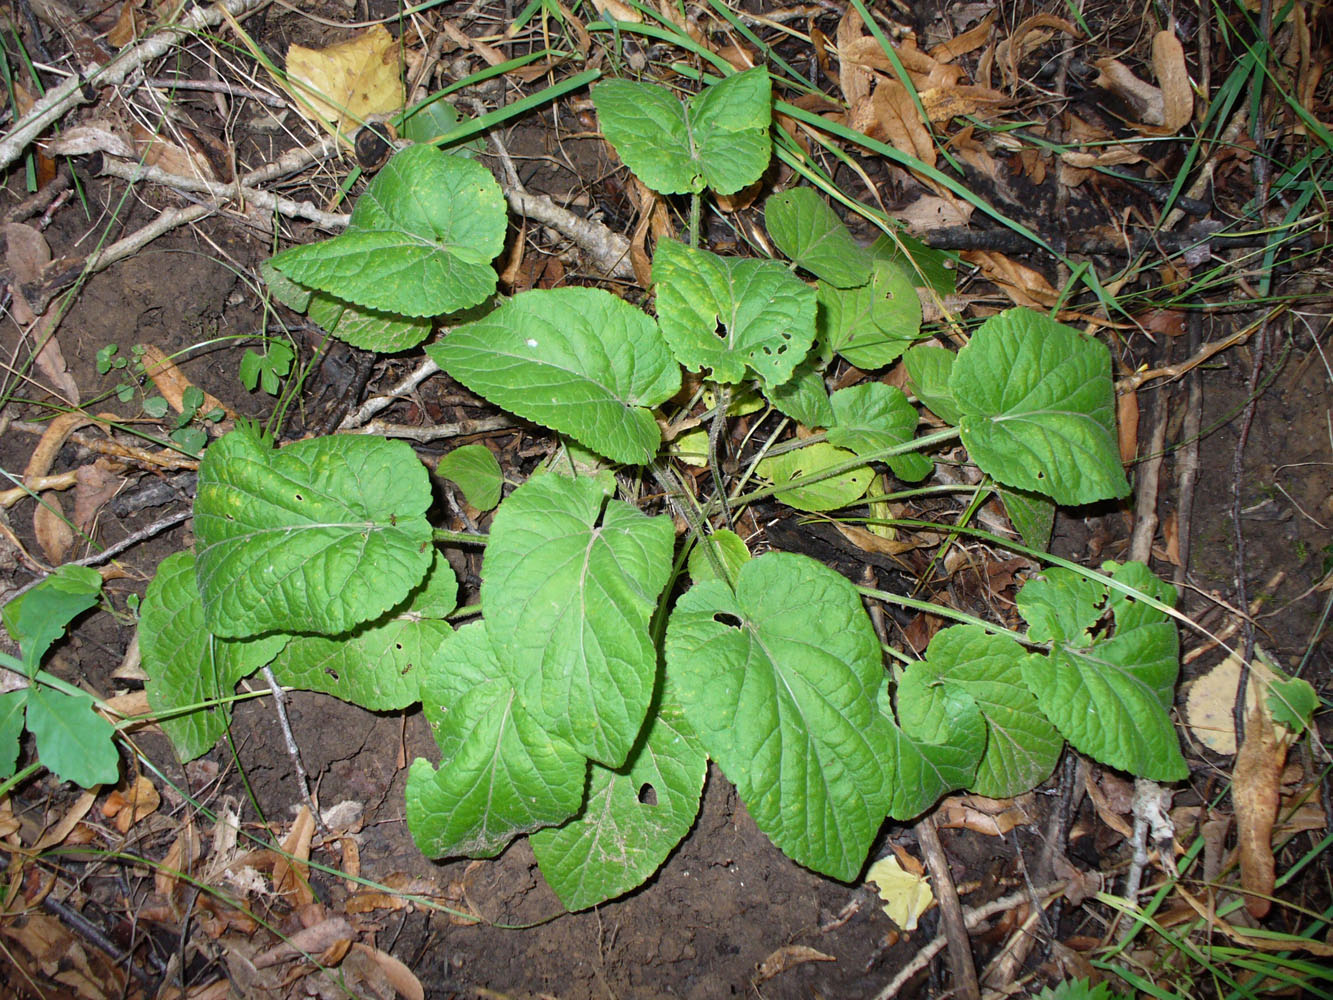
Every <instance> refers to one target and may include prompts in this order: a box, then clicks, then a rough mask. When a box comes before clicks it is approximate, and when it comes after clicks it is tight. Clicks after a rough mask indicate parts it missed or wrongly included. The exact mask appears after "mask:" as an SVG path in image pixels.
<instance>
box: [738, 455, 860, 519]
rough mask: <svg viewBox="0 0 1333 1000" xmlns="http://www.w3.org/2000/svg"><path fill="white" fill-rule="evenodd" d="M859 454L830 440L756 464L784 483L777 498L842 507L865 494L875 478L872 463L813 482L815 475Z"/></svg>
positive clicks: (759, 471)
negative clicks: (810, 480) (836, 446)
mask: <svg viewBox="0 0 1333 1000" xmlns="http://www.w3.org/2000/svg"><path fill="white" fill-rule="evenodd" d="M854 458H856V454H855V453H854V452H850V451H845V450H843V449H842V448H835V447H833V445H831V444H829V443H828V442H827V441H819V442H816V443H815V444H809V445H806V446H805V447H804V448H798V449H797V450H796V451H789V452H785V453H784V454H781V455H770V456H768V457H767V458H764V459H761V460H760V462H759V464H758V465H756V466H755V470H754V471H755V474H756V475H757V476H759V477H760V478H761V479H766V480H768V481H769V482H771V483H772V484H773V485H774V486H779V487H782V489H780V490H779V491H778V493H777V498H778V499H779V500H781V501H782V502H783V503H785V504H788V505H789V506H792V507H795V508H796V509H797V510H811V511H820V510H838V509H840V508H842V507H850V506H851V505H852V504H854V503H856V501H858V500H860V499H861V498H862V497H863V496H865V493H866V490H868V489H869V488H870V484H871V482H872V481H873V480H874V478H875V472H874V470H873V469H871V468H870V466H868V465H858V466H856V467H855V468H853V469H851V470H850V471H848V472H840V473H838V474H837V475H835V476H829V477H828V478H826V479H819V480H816V481H815V482H812V483H805V482H803V480H805V479H809V478H812V477H814V476H817V475H819V474H820V473H822V472H824V471H825V470H826V469H831V468H833V467H834V466H837V465H844V464H846V463H847V462H848V461H849V460H851V459H854Z"/></svg>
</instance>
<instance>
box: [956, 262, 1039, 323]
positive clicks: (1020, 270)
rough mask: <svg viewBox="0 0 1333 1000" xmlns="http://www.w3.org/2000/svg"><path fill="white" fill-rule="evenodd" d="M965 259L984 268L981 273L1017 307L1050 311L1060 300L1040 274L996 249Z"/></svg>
mask: <svg viewBox="0 0 1333 1000" xmlns="http://www.w3.org/2000/svg"><path fill="white" fill-rule="evenodd" d="M962 257H963V260H965V261H967V262H968V263H969V264H974V265H976V266H977V267H978V268H980V269H981V273H982V274H984V275H985V276H986V277H987V278H989V279H990V280H991V281H993V282H995V284H996V285H998V286H999V287H1000V289H1001V291H1003V292H1004V293H1005V294H1006V295H1008V296H1009V298H1011V299H1012V300H1013V301H1014V304H1015V305H1020V306H1027V307H1029V308H1031V309H1040V310H1048V309H1050V308H1052V307H1053V306H1054V305H1055V304H1056V302H1057V301H1058V300H1059V297H1060V296H1059V293H1058V292H1056V290H1055V289H1054V288H1053V287H1051V283H1050V282H1049V281H1047V280H1046V279H1045V278H1044V277H1043V276H1042V275H1041V273H1040V272H1039V271H1034V270H1033V269H1032V268H1030V267H1028V266H1027V265H1026V264H1020V263H1018V262H1017V261H1014V260H1010V259H1009V258H1008V257H1006V256H1005V255H1004V254H1002V253H996V252H995V251H992V250H967V251H964V253H963V254H962Z"/></svg>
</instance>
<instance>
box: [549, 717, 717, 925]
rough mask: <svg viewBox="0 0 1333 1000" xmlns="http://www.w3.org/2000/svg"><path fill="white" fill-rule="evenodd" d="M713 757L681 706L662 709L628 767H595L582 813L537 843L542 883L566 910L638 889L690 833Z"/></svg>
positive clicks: (579, 908)
mask: <svg viewBox="0 0 1333 1000" xmlns="http://www.w3.org/2000/svg"><path fill="white" fill-rule="evenodd" d="M707 771H708V754H707V753H705V752H704V749H703V747H702V746H701V745H700V744H699V742H698V740H697V739H695V736H694V732H693V730H691V729H690V726H689V723H688V722H686V721H685V715H684V713H683V712H682V711H681V709H680V706H679V705H675V704H672V703H671V702H670V701H664V702H663V703H662V704H661V705H659V706H658V709H657V711H656V712H655V713H654V714H653V716H652V721H651V723H650V724H649V727H648V731H647V733H646V734H645V738H644V739H643V740H642V741H641V742H640V745H639V746H638V747H636V748H635V749H634V751H633V753H632V754H631V755H630V759H629V762H628V764H627V766H626V767H624V768H621V769H619V770H615V771H612V770H611V769H609V768H605V767H602V766H601V765H600V764H593V765H592V770H591V775H590V779H589V782H588V796H587V801H586V803H585V804H584V807H583V809H582V811H581V812H580V813H579V815H578V816H576V817H575V818H574V819H572V820H570V821H569V822H568V823H566V824H564V825H563V826H560V827H556V828H553V829H546V830H540V831H538V832H537V833H534V834H533V835H532V850H533V853H534V854H536V855H537V863H538V864H539V865H541V869H542V875H543V876H545V878H546V881H547V883H548V884H549V885H550V886H551V888H552V889H553V890H555V894H556V895H557V896H559V897H560V902H561V903H563V904H564V906H565V909H567V910H582V909H584V908H585V907H589V906H596V905H597V904H598V903H602V902H605V901H606V900H608V899H613V898H615V897H616V896H619V895H622V894H623V893H626V892H629V891H630V890H631V889H634V888H637V887H638V886H639V885H641V884H642V883H643V882H644V880H645V879H647V878H648V876H650V875H652V874H653V872H655V871H657V869H658V868H660V867H661V865H662V862H663V861H665V860H666V857H667V855H668V854H670V853H671V851H672V849H673V848H674V847H675V846H676V845H677V844H678V843H680V840H681V838H682V837H684V836H685V834H686V833H688V832H689V829H690V826H691V824H693V823H694V817H695V815H696V814H697V813H698V812H699V796H700V794H701V793H702V791H703V786H704V775H705V774H706V773H707Z"/></svg>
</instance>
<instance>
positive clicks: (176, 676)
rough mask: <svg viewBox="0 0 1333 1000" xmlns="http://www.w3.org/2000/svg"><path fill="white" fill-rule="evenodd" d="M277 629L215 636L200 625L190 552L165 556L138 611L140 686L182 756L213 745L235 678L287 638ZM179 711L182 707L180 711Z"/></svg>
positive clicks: (227, 710)
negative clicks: (265, 633) (238, 636)
mask: <svg viewBox="0 0 1333 1000" xmlns="http://www.w3.org/2000/svg"><path fill="white" fill-rule="evenodd" d="M287 640H288V636H286V635H283V634H281V633H279V634H276V635H269V636H264V637H263V638H261V639H222V638H219V637H218V636H215V635H214V634H213V633H212V632H210V631H209V630H208V628H207V627H206V626H205V625H204V602H203V599H202V598H200V596H199V586H198V584H197V583H196V581H195V558H194V553H193V552H177V553H174V554H173V555H170V556H167V558H165V559H163V560H162V563H161V565H159V566H158V567H157V575H156V576H155V577H153V582H152V583H150V584H149V585H148V593H147V594H145V595H144V599H143V607H142V609H141V611H140V616H139V652H140V654H141V655H142V657H143V668H144V672H145V673H147V674H148V679H147V681H145V682H144V692H145V693H146V694H147V695H148V704H149V707H151V708H152V710H153V711H154V713H156V714H157V715H158V716H160V718H159V720H158V724H159V725H160V726H161V727H162V729H163V731H164V732H165V733H166V734H167V736H169V737H170V738H171V743H172V746H174V747H175V748H176V752H177V753H178V754H180V756H181V759H182V760H194V759H195V758H196V757H198V756H200V755H201V754H204V753H207V752H208V751H209V750H211V749H212V748H213V744H215V743H216V742H217V741H218V739H219V737H221V736H222V734H223V733H224V732H226V729H227V720H228V718H229V717H230V714H231V706H230V704H228V702H227V701H226V699H229V698H230V697H231V696H232V695H233V694H234V693H235V690H236V684H237V682H238V681H240V680H241V679H242V678H243V677H248V676H250V674H252V673H254V672H255V671H256V670H258V669H259V668H260V667H262V666H263V665H264V664H266V663H268V662H269V661H270V660H272V659H273V657H275V656H277V655H278V653H279V651H281V649H282V647H283V646H284V645H285V644H286V643H287ZM182 710H184V711H182Z"/></svg>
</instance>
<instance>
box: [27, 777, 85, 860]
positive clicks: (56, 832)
mask: <svg viewBox="0 0 1333 1000" xmlns="http://www.w3.org/2000/svg"><path fill="white" fill-rule="evenodd" d="M95 802H97V792H96V790H95V789H94V790H89V791H86V792H83V793H82V794H81V795H80V796H79V797H78V798H77V799H75V800H74V804H73V805H71V806H70V807H69V809H67V810H66V811H65V815H64V816H62V817H60V822H58V823H57V824H56V825H55V826H53V827H51V828H50V829H49V830H47V831H46V833H44V834H42V836H41V837H40V838H39V839H38V841H37V843H35V844H33V845H32V851H33V852H34V853H37V852H39V851H45V850H46V849H47V848H50V847H55V846H56V845H57V844H63V843H64V842H65V840H66V839H67V838H68V837H69V835H70V834H71V833H73V832H74V828H75V827H77V826H78V825H79V824H80V823H81V822H83V818H84V817H85V816H87V815H88V810H90V809H91V808H92V807H93V804H94V803H95Z"/></svg>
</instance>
